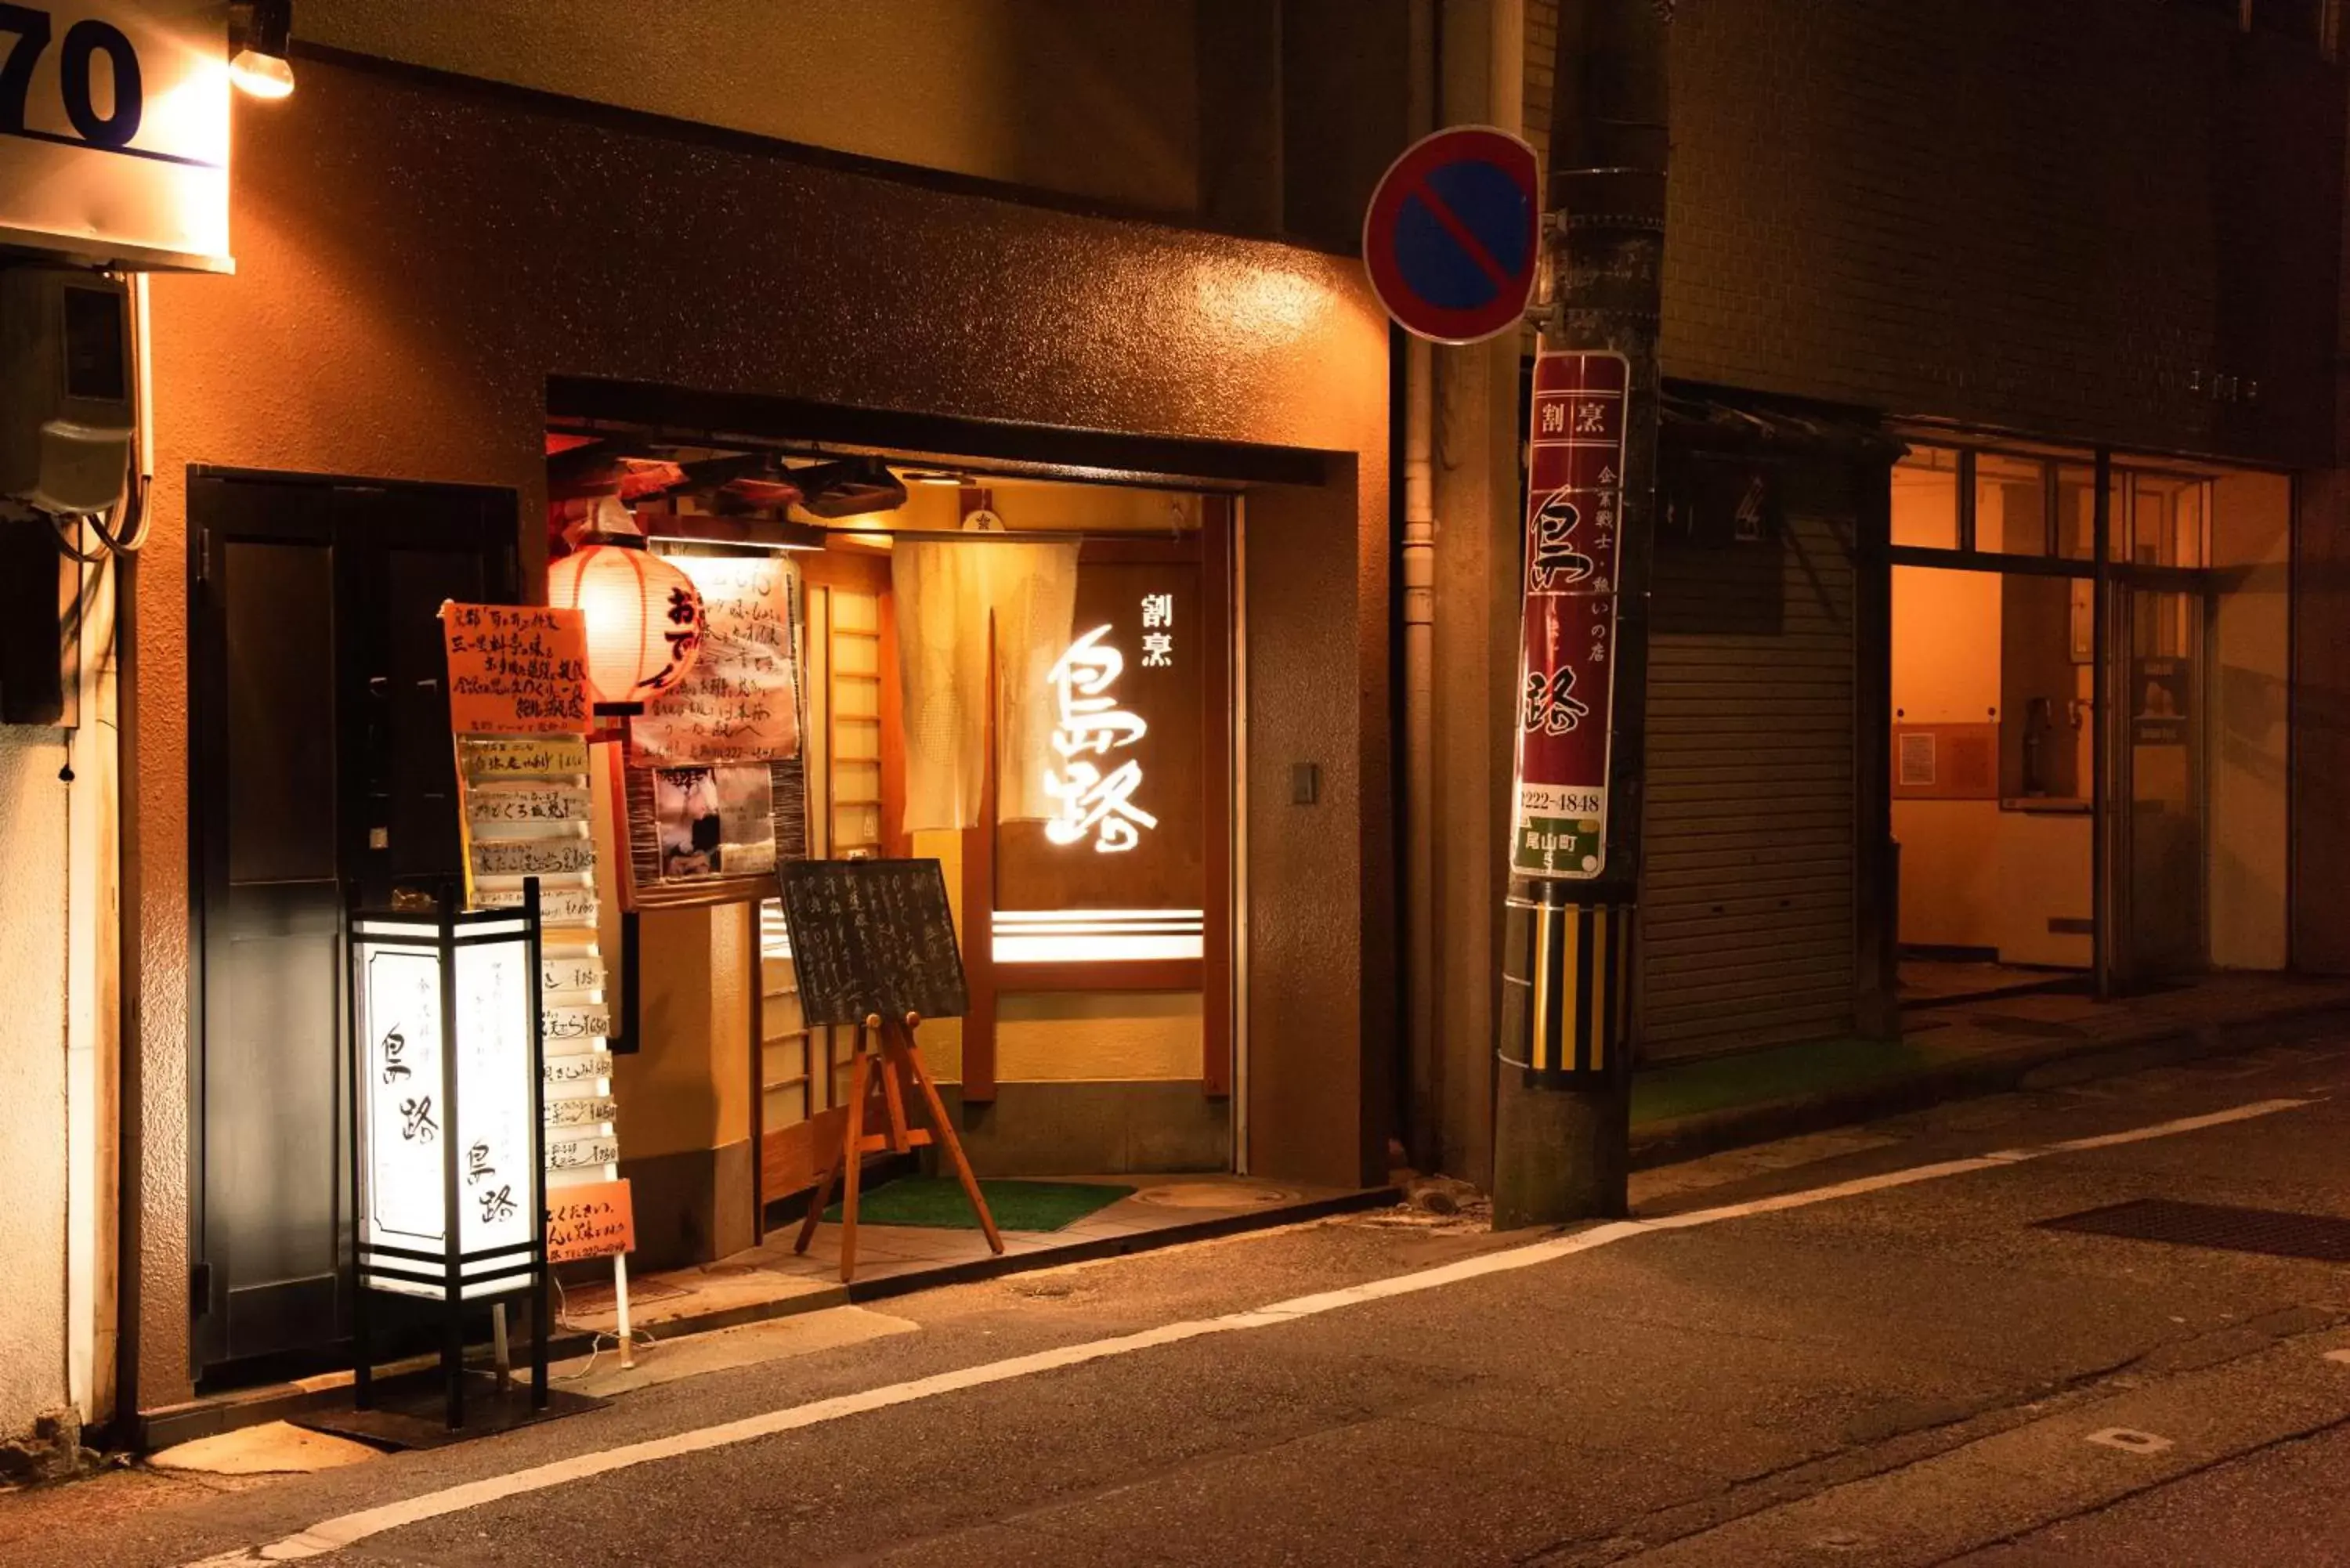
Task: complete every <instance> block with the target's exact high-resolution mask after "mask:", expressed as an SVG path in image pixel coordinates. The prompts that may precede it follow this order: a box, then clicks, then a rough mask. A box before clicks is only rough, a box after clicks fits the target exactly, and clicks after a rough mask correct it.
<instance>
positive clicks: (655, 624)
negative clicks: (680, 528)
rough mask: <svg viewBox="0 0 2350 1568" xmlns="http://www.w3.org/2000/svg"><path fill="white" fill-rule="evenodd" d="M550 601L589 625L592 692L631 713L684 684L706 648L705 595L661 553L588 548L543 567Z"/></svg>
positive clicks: (589, 690)
mask: <svg viewBox="0 0 2350 1568" xmlns="http://www.w3.org/2000/svg"><path fill="white" fill-rule="evenodd" d="M546 602H547V603H548V604H550V605H553V606H555V607H556V608H557V609H578V610H583V611H585V612H586V614H587V694H588V696H589V697H590V698H592V699H593V700H594V701H595V702H596V704H597V706H598V707H599V708H605V709H624V710H633V709H636V708H640V707H642V706H643V705H644V702H645V700H646V699H647V698H649V697H651V696H653V695H655V694H656V693H658V692H661V691H668V690H669V689H670V688H671V687H672V686H674V685H676V684H677V683H678V682H679V681H681V680H684V679H685V673H686V671H687V670H691V669H692V668H693V659H694V656H695V655H696V654H698V653H699V652H701V651H702V596H701V595H700V594H698V593H696V592H695V591H694V587H693V581H692V579H691V578H690V577H688V576H686V575H685V574H684V573H683V572H681V571H679V570H678V569H677V568H676V567H675V566H671V565H670V564H669V563H668V562H667V561H665V560H663V559H661V558H660V556H655V555H652V554H650V552H648V551H645V550H642V549H633V548H630V547H628V546H626V545H601V544H597V545H581V546H580V547H579V548H578V549H577V550H574V551H573V552H572V553H571V554H569V555H568V556H564V557H563V558H562V559H560V560H556V561H550V562H549V563H547V567H546Z"/></svg>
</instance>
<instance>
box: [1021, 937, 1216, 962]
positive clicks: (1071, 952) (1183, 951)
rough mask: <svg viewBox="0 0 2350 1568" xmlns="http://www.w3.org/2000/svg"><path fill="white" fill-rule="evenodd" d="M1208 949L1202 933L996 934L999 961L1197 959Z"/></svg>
mask: <svg viewBox="0 0 2350 1568" xmlns="http://www.w3.org/2000/svg"><path fill="white" fill-rule="evenodd" d="M1205 951H1206V944H1205V943H1204V942H1203V941H1202V940H1201V937H1200V933H1198V932H1197V931H1193V932H1191V934H1189V935H1182V934H1167V935H1158V936H1147V935H1134V936H1087V935H1084V934H1072V933H1066V932H1064V933H1059V934H1055V935H1051V936H1017V935H1012V934H1009V933H1006V932H1003V931H998V932H997V933H996V934H995V961H996V962H998V963H1115V962H1118V961H1132V960H1136V959H1195V958H1199V957H1201V956H1202V954H1203V953H1204V952H1205Z"/></svg>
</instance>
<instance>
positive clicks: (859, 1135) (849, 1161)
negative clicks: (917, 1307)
mask: <svg viewBox="0 0 2350 1568" xmlns="http://www.w3.org/2000/svg"><path fill="white" fill-rule="evenodd" d="M859 1044H862V1040H861V1037H860V1041H859ZM872 1070H873V1057H872V1055H871V1054H869V1053H868V1052H866V1051H864V1050H861V1049H860V1050H859V1051H858V1053H857V1061H856V1064H855V1065H854V1066H852V1067H851V1068H850V1069H849V1074H848V1130H847V1133H846V1134H844V1135H843V1136H842V1138H841V1140H840V1158H841V1172H840V1278H841V1282H842V1283H844V1284H846V1283H847V1282H848V1281H849V1280H850V1279H851V1278H853V1277H855V1275H856V1273H857V1189H858V1185H859V1183H860V1182H861V1181H862V1179H863V1178H864V1174H865V1096H866V1091H867V1088H868V1085H867V1083H866V1079H867V1076H868V1075H869V1074H870V1073H871V1072H872Z"/></svg>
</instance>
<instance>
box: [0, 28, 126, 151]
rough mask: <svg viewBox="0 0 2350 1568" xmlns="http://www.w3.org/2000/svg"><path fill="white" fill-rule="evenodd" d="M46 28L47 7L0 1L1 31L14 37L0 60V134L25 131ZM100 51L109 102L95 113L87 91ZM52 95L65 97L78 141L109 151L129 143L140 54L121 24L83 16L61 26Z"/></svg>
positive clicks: (46, 40) (46, 38)
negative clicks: (108, 75)
mask: <svg viewBox="0 0 2350 1568" xmlns="http://www.w3.org/2000/svg"><path fill="white" fill-rule="evenodd" d="M51 31H52V29H51V26H50V21H49V14H48V13H47V11H36V10H35V9H33V7H31V6H30V5H0V35H5V34H8V33H14V34H15V35H16V42H15V43H14V44H13V45H12V46H11V47H9V50H8V56H7V58H6V59H5V60H0V133H6V134H10V135H17V136H21V135H24V134H25V133H26V130H25V109H26V100H27V99H30V98H31V97H32V93H33V67H35V66H36V65H37V64H39V63H40V58H41V56H42V54H43V53H44V52H46V51H47V48H48V47H49V39H50V33H51ZM99 55H104V56H105V57H106V61H107V64H108V65H109V67H112V74H113V77H114V93H113V99H114V101H113V103H112V105H111V106H110V107H109V109H108V110H107V112H106V113H104V114H100V113H99V112H98V104H97V102H96V100H95V99H94V97H93V96H92V94H91V91H90V88H91V80H92V77H93V74H94V62H95V60H96V58H97V57H98V56H99ZM57 96H58V97H60V98H62V99H64V100H65V110H66V118H67V119H69V120H71V121H73V128H74V130H76V131H77V132H78V133H79V134H80V137H81V139H82V140H83V141H85V142H87V143H88V145H90V146H92V147H100V148H108V149H113V148H120V147H128V146H130V139H131V138H132V137H134V136H136V135H138V134H139V116H140V110H141V109H143V107H144V104H143V102H142V99H141V97H140V88H139V54H138V51H136V50H135V49H133V48H132V47H130V39H129V38H126V37H124V36H122V30H121V29H120V28H119V27H117V26H114V25H113V24H111V23H109V22H101V21H99V20H98V19H97V18H95V17H85V18H83V19H82V20H81V21H78V22H76V23H75V24H74V25H73V26H70V27H68V28H67V29H66V36H65V42H64V43H63V44H62V45H60V46H59V52H58V55H57ZM58 140H62V139H58Z"/></svg>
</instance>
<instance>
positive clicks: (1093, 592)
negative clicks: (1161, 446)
mask: <svg viewBox="0 0 2350 1568" xmlns="http://www.w3.org/2000/svg"><path fill="white" fill-rule="evenodd" d="M1199 593H1200V568H1199V566H1198V564H1197V563H1196V562H1195V561H1191V560H1186V559H1181V558H1158V559H1153V558H1149V556H1140V557H1139V558H1137V557H1135V556H1128V557H1127V558H1111V559H1094V558H1088V559H1087V560H1085V561H1084V562H1083V563H1082V564H1081V565H1080V566H1079V567H1078V575H1077V592H1076V617H1075V619H1074V621H1073V626H1074V628H1075V629H1076V633H1077V635H1076V638H1075V639H1073V640H1072V641H1071V642H1070V643H1069V645H1068V648H1067V649H1066V651H1065V652H1064V653H1063V654H1062V655H1061V657H1060V658H1059V659H1057V660H1056V661H1055V663H1054V665H1053V667H1052V670H1051V672H1050V674H1049V675H1048V676H1047V677H1046V679H1045V683H1044V684H1043V685H1042V686H1041V687H1040V688H1039V689H1038V690H1037V691H1036V693H1035V703H1036V705H1037V707H1038V708H1040V709H1041V710H1042V711H1043V712H1044V714H1045V718H1046V720H1047V722H1049V723H1050V724H1051V726H1052V728H1051V737H1050V746H1049V749H1048V750H1045V751H1044V752H1043V753H1042V755H1041V756H1040V758H1039V759H1038V761H1037V762H1036V763H1032V764H1030V765H1031V766H1034V767H1036V768H1039V769H1040V770H1041V782H1042V784H1043V786H1044V788H1043V793H1044V796H1045V803H1046V804H1049V805H1052V806H1053V807H1054V808H1055V811H1054V815H1051V816H1049V817H1046V818H1045V819H1044V820H1042V821H1008V822H1003V823H1001V824H999V825H998V827H997V830H996V846H997V847H996V882H997V899H998V904H999V907H998V909H996V910H995V911H994V921H993V944H992V948H993V957H994V959H995V961H997V962H998V963H1086V962H1098V961H1117V960H1195V959H1198V958H1200V957H1201V951H1202V945H1203V942H1204V938H1205V923H1204V917H1203V915H1202V912H1201V907H1200V905H1201V892H1202V891H1203V889H1204V888H1205V885H1206V862H1205V859H1204V855H1205V853H1206V852H1207V846H1206V838H1207V832H1206V815H1205V805H1206V795H1205V793H1204V786H1203V779H1204V775H1205V770H1206V768H1207V765H1208V764H1207V754H1206V752H1205V749H1204V744H1205V740H1204V737H1205V719H1206V714H1205V711H1204V705H1205V701H1206V680H1207V673H1206V669H1207V663H1208V662H1209V661H1207V660H1204V659H1202V658H1201V657H1200V655H1201V652H1202V651H1203V650H1202V649H1201V648H1200V647H1199V645H1197V644H1196V643H1194V642H1193V641H1192V640H1191V639H1192V638H1193V637H1194V636H1195V635H1197V628H1199V627H1201V625H1202V624H1203V623H1202V622H1201V620H1199V619H1197V618H1195V612H1194V610H1193V606H1194V605H1196V604H1197V603H1198V602H1199V601H1198V596H1199Z"/></svg>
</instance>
